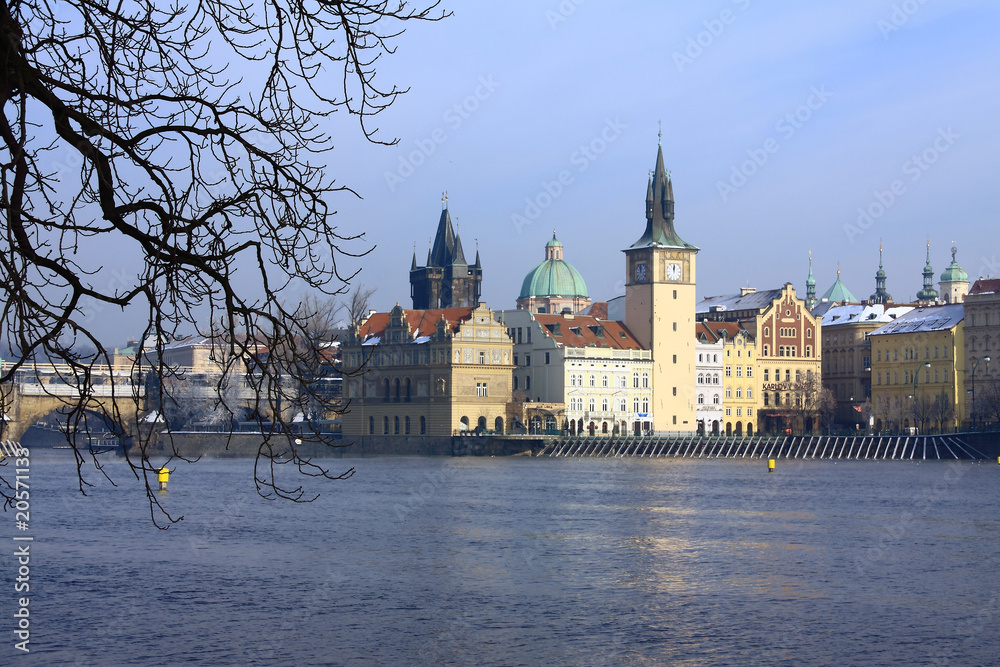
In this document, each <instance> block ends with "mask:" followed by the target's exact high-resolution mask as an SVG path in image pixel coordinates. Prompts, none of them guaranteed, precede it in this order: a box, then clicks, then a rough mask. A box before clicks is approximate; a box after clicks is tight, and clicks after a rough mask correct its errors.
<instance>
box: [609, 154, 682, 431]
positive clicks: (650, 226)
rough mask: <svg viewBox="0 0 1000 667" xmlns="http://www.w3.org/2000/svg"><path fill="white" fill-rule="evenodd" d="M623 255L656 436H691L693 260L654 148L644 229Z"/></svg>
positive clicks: (629, 317) (628, 314)
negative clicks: (648, 373)
mask: <svg viewBox="0 0 1000 667" xmlns="http://www.w3.org/2000/svg"><path fill="white" fill-rule="evenodd" d="M624 252H625V270H626V277H625V325H626V326H627V327H628V329H629V330H630V331H631V332H632V333H633V334H634V335H635V337H636V339H637V340H638V341H639V343H640V344H641V345H642V346H643V347H644V348H645V349H648V350H650V352H651V353H652V357H653V378H652V384H653V405H652V411H651V414H652V425H653V430H654V431H659V432H664V431H692V432H693V431H695V429H696V428H697V418H696V412H695V399H696V390H695V379H696V368H695V344H696V339H695V319H694V309H695V256H696V255H697V254H698V248H696V247H695V246H693V245H691V244H690V243H687V242H685V241H684V240H682V239H681V238H680V236H678V235H677V232H676V230H675V229H674V191H673V185H672V184H671V182H670V176H669V174H667V171H666V169H664V167H663V148H662V147H660V148H657V151H656V168H655V169H654V172H653V175H652V176H651V177H650V179H649V182H648V185H647V188H646V229H645V231H644V232H643V235H642V236H641V237H640V238H639V240H638V241H636V242H635V243H633V244H632V245H631V246H630V247H629V248H626V249H625V250H624Z"/></svg>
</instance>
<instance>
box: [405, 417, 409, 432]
mask: <svg viewBox="0 0 1000 667" xmlns="http://www.w3.org/2000/svg"><path fill="white" fill-rule="evenodd" d="M405 434H406V435H410V418H409V417H407V418H406V430H405Z"/></svg>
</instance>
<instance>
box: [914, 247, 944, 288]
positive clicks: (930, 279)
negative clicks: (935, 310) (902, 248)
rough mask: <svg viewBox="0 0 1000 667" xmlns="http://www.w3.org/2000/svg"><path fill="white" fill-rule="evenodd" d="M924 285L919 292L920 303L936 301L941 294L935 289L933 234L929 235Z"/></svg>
mask: <svg viewBox="0 0 1000 667" xmlns="http://www.w3.org/2000/svg"><path fill="white" fill-rule="evenodd" d="M923 276H924V286H923V289H921V290H920V291H919V292H917V301H919V302H920V303H934V302H935V301H937V300H938V298H939V297H940V295H939V294H938V291H937V290H936V289H934V267H932V266H931V236H930V234H928V235H927V263H926V264H924V271H923Z"/></svg>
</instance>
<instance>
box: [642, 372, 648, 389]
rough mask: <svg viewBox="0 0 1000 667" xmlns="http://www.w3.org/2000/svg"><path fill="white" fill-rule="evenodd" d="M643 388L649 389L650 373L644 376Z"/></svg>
mask: <svg viewBox="0 0 1000 667" xmlns="http://www.w3.org/2000/svg"><path fill="white" fill-rule="evenodd" d="M642 388H643V389H649V373H643V374H642Z"/></svg>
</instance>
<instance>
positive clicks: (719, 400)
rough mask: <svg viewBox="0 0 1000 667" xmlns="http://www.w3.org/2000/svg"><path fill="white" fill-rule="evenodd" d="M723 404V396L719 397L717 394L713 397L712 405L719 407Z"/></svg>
mask: <svg viewBox="0 0 1000 667" xmlns="http://www.w3.org/2000/svg"><path fill="white" fill-rule="evenodd" d="M721 402H722V397H721V396H719V395H718V394H715V395H714V396H712V403H713V404H715V405H718V404H719V403H721Z"/></svg>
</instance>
